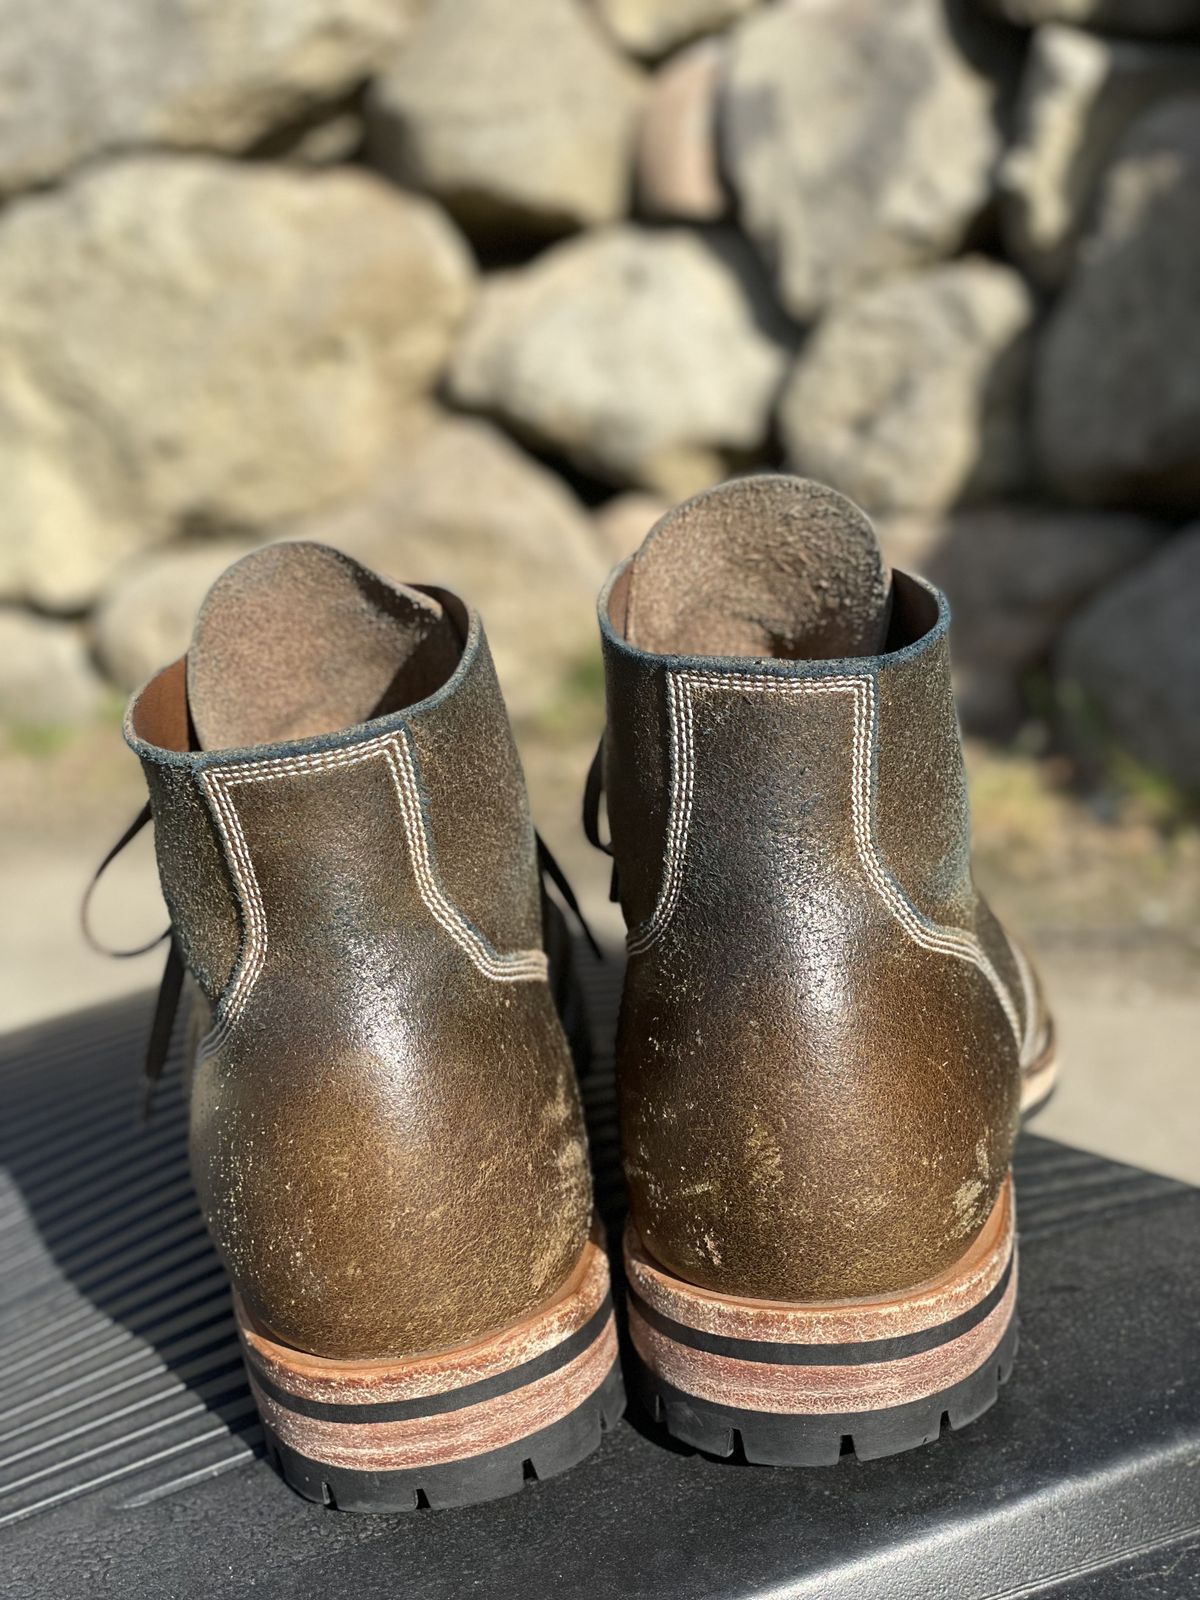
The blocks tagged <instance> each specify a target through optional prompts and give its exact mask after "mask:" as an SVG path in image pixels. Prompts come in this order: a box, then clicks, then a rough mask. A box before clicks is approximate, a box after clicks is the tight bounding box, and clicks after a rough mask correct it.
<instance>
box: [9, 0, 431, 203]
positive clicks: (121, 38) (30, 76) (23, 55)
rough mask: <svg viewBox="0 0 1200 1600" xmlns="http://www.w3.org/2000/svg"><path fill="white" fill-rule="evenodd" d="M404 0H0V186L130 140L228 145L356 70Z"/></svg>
mask: <svg viewBox="0 0 1200 1600" xmlns="http://www.w3.org/2000/svg"><path fill="white" fill-rule="evenodd" d="M413 10H414V0H222V3H221V4H220V5H197V4H195V0H122V3H121V4H118V5H111V6H96V5H94V4H92V0H55V3H54V4H53V5H30V4H29V3H28V0H0V193H11V192H12V191H14V190H18V189H23V188H28V187H30V186H31V185H33V184H40V183H44V182H46V180H47V179H50V178H54V177H57V176H59V175H60V174H61V173H63V172H65V171H67V170H68V168H70V167H72V166H74V165H75V164H76V163H77V162H80V161H82V160H84V159H85V158H86V157H89V156H94V155H96V154H97V153H99V152H102V151H107V150H120V149H125V150H128V149H130V148H131V147H135V146H148V145H158V146H172V147H178V148H187V149H210V150H224V151H237V150H245V149H247V148H248V147H249V146H251V145H253V144H255V143H256V142H257V141H258V140H260V139H262V138H263V137H264V136H265V135H267V134H269V133H270V132H272V130H274V129H277V128H280V127H283V126H286V125H288V124H289V123H292V122H295V121H297V120H298V119H301V118H303V117H304V116H305V115H306V114H308V113H309V112H311V111H312V109H313V108H314V107H316V106H320V105H324V104H327V103H329V102H331V101H334V100H336V99H338V98H340V97H341V96H343V95H345V93H346V92H347V91H348V90H350V89H352V88H353V87H354V86H355V85H356V84H358V83H361V82H362V80H363V79H364V78H366V77H367V75H368V74H369V73H370V71H371V69H372V67H373V65H374V63H375V62H376V61H377V60H378V59H379V56H380V54H381V53H383V52H387V51H389V50H391V49H392V48H394V47H395V46H396V45H397V44H398V43H399V41H400V39H401V38H402V36H403V33H404V29H405V27H406V25H407V23H408V21H409V19H410V17H411V14H412V12H413Z"/></svg>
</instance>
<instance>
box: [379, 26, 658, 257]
mask: <svg viewBox="0 0 1200 1600" xmlns="http://www.w3.org/2000/svg"><path fill="white" fill-rule="evenodd" d="M641 87H642V85H641V79H640V75H639V74H638V73H636V72H635V71H634V69H633V68H632V67H631V66H630V65H629V64H628V63H627V62H625V61H624V60H622V58H621V57H620V56H619V55H618V54H617V52H616V50H615V49H614V48H613V46H612V44H611V43H610V42H609V40H607V39H606V38H605V37H604V35H603V33H602V32H601V29H600V27H599V24H598V23H597V21H596V19H595V18H594V17H593V16H592V15H591V14H590V13H589V12H588V10H587V9H586V8H585V6H584V4H583V0H520V4H518V5H514V4H512V0H431V4H430V8H429V11H428V14H427V15H426V17H425V18H424V20H423V21H422V22H421V24H420V25H419V26H418V27H417V29H416V30H415V32H414V34H413V35H412V37H411V38H410V39H409V40H408V41H407V43H406V45H405V47H404V49H403V50H402V51H401V52H400V53H399V54H398V55H397V56H396V58H395V60H394V61H393V63H392V65H391V66H390V68H389V69H388V70H387V71H386V72H385V73H384V74H383V75H382V76H381V77H380V78H378V79H377V80H376V82H375V84H374V86H373V88H372V90H371V94H370V97H369V100H368V119H367V122H368V150H369V153H370V156H371V159H372V160H373V162H374V163H375V164H376V165H377V166H379V167H381V168H382V169H383V170H384V171H386V172H388V173H390V174H391V175H392V176H393V177H395V178H396V179H397V180H398V181H399V182H401V183H404V184H409V185H412V186H413V187H415V188H418V189H424V190H427V191H428V192H429V193H431V194H434V195H436V196H437V197H438V198H439V199H440V200H441V201H442V202H443V203H444V204H445V205H446V206H448V207H449V208H450V210H451V211H452V212H453V213H454V214H455V215H456V216H457V217H458V219H459V221H460V222H461V223H462V224H463V226H464V227H466V228H467V229H468V230H469V231H471V232H473V233H476V234H482V235H488V234H495V233H513V232H516V233H521V232H531V233H535V234H537V233H557V232H563V231H564V230H566V229H569V228H572V227H575V226H577V225H579V224H582V223H596V222H608V221H611V220H613V219H614V218H616V217H618V216H620V215H621V214H622V213H623V211H624V210H625V204H626V200H627V198H628V193H629V181H630V175H631V167H632V162H633V139H634V132H635V124H636V119H637V112H638V107H639V104H640V99H641Z"/></svg>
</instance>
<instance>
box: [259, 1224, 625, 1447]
mask: <svg viewBox="0 0 1200 1600" xmlns="http://www.w3.org/2000/svg"><path fill="white" fill-rule="evenodd" d="M234 1310H235V1313H236V1316H237V1323H238V1332H239V1335H240V1337H241V1341H242V1349H243V1354H244V1355H245V1358H246V1366H247V1370H248V1372H249V1376H250V1387H251V1390H252V1392H253V1394H254V1398H255V1401H256V1402H257V1404H258V1408H259V1411H260V1413H261V1415H262V1418H263V1421H264V1422H265V1423H266V1424H267V1426H268V1427H269V1428H271V1430H272V1431H273V1432H274V1433H275V1434H276V1435H277V1436H278V1437H279V1438H280V1439H282V1440H283V1441H284V1443H286V1444H288V1445H290V1446H291V1447H292V1448H293V1449H294V1450H297V1451H299V1452H300V1453H302V1454H303V1455H305V1456H308V1457H310V1458H311V1459H313V1460H315V1461H324V1462H328V1463H330V1464H331V1465H335V1466H345V1467H355V1468H359V1469H362V1470H370V1471H392V1470H398V1469H402V1468H407V1467H412V1466H427V1465H431V1464H433V1463H437V1462H445V1461H456V1460H462V1459H464V1458H466V1457H469V1456H473V1455H479V1454H482V1453H484V1452H486V1451H489V1450H496V1449H500V1448H502V1447H503V1446H504V1445H508V1444H513V1443H515V1442H516V1441H517V1440H519V1439H522V1438H525V1437H526V1436H528V1435H529V1434H531V1433H535V1432H537V1431H538V1430H539V1429H542V1428H546V1427H549V1426H550V1425H551V1424H553V1423H555V1422H557V1421H559V1420H560V1419H561V1418H562V1417H565V1416H567V1415H568V1414H569V1413H570V1412H572V1411H574V1410H575V1409H576V1408H577V1407H578V1406H580V1405H582V1404H583V1403H584V1401H585V1400H587V1399H588V1397H589V1396H590V1395H591V1394H592V1393H593V1392H594V1391H595V1390H596V1389H597V1388H598V1387H599V1386H600V1384H601V1383H602V1382H603V1380H604V1379H605V1377H607V1375H608V1373H609V1371H610V1370H611V1368H612V1366H613V1363H614V1362H615V1361H616V1358H617V1335H616V1325H615V1322H614V1318H613V1310H612V1300H611V1296H610V1292H609V1273H608V1259H607V1256H606V1255H605V1253H604V1249H603V1247H602V1245H601V1244H600V1242H599V1239H598V1237H593V1238H592V1239H591V1240H590V1241H589V1243H588V1245H587V1247H586V1249H585V1251H584V1255H583V1257H582V1258H581V1261H580V1263H579V1265H578V1267H577V1268H576V1270H575V1272H574V1273H572V1275H571V1278H570V1280H569V1281H568V1284H567V1286H566V1287H565V1289H564V1291H563V1292H562V1293H561V1294H560V1295H558V1296H557V1297H556V1298H555V1299H554V1300H553V1301H552V1302H551V1303H550V1304H548V1305H546V1306H544V1307H542V1308H541V1309H540V1310H538V1311H536V1312H534V1313H533V1314H531V1315H530V1316H529V1317H527V1318H525V1319H524V1320H523V1321H522V1322H520V1323H518V1324H515V1325H514V1326H513V1327H511V1328H506V1329H504V1330H502V1331H501V1332H499V1333H497V1334H494V1335H492V1336H491V1337H489V1338H487V1339H483V1340H479V1341H477V1342H475V1343H474V1344H471V1345H469V1346H464V1347H462V1348H460V1349H458V1350H452V1351H447V1352H443V1353H441V1354H439V1355H435V1356H423V1357H417V1358H414V1359H412V1360H396V1361H373V1362H349V1361H333V1360H325V1359H323V1358H321V1357H319V1356H312V1355H307V1354H305V1353H303V1352H301V1351H296V1350H291V1349H289V1348H288V1347H287V1346H285V1345H281V1344H279V1343H278V1342H276V1341H274V1340H272V1339H271V1338H269V1337H268V1336H267V1335H266V1334H264V1333H263V1332H262V1331H261V1330H260V1329H257V1328H255V1327H253V1326H252V1325H251V1324H250V1322H249V1321H248V1319H247V1317H246V1315H245V1312H244V1310H243V1308H242V1306H241V1305H240V1303H239V1302H238V1301H237V1299H236V1297H235V1300H234Z"/></svg>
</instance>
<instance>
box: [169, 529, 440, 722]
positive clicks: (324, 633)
mask: <svg viewBox="0 0 1200 1600" xmlns="http://www.w3.org/2000/svg"><path fill="white" fill-rule="evenodd" d="M461 653H462V642H461V640H460V639H459V637H458V633H457V630H456V629H455V627H454V625H453V623H452V622H451V620H450V618H449V617H448V616H447V615H446V614H445V612H444V611H443V608H442V607H441V606H440V605H439V604H438V602H437V601H436V600H434V599H432V598H431V597H430V596H429V595H425V594H421V593H420V592H419V591H418V590H415V589H409V588H405V587H401V586H399V585H395V584H391V583H388V582H386V581H385V580H384V579H382V578H379V577H376V575H375V574H374V573H372V572H369V571H368V570H367V568H365V567H362V566H360V565H359V563H358V562H357V561H352V560H351V559H350V558H349V557H348V556H344V555H341V554H340V553H339V552H338V551H336V550H331V549H329V547H328V546H327V545H322V544H310V543H300V542H296V543H290V544H274V545H267V546H265V547H264V548H263V549H261V550H255V551H253V552H252V553H251V554H250V555H248V556H244V557H243V558H242V560H241V561H238V562H236V563H235V564H234V565H233V566H232V567H230V568H229V569H228V570H227V571H226V572H224V573H222V574H221V576H220V577H219V578H218V579H217V581H216V582H215V583H214V584H213V586H212V588H211V589H210V590H209V591H208V595H207V597H206V598H205V601H204V604H203V605H202V606H201V608H200V614H199V616H198V617H197V619H196V626H195V630H194V632H193V634H192V643H191V646H190V648H189V650H188V654H187V694H188V704H189V708H190V711H191V717H192V726H193V727H194V729H195V733H196V738H197V740H198V743H199V747H200V749H202V750H228V749H241V748H245V747H247V746H252V745H260V744H275V743H279V742H282V741H284V740H291V739H304V738H310V737H312V736H313V735H315V734H325V733H336V732H338V731H340V730H341V729H343V728H348V727H353V726H354V725H355V724H357V723H361V722H367V721H369V720H370V719H371V718H372V717H377V716H382V715H384V714H385V713H387V712H389V711H396V710H399V709H400V708H401V707H403V706H405V705H411V704H412V703H413V701H415V700H420V699H423V698H424V697H425V696H426V695H428V694H431V693H432V692H433V691H434V690H435V689H436V688H438V687H439V686H440V685H441V684H443V683H444V682H445V681H446V679H447V678H448V677H449V676H450V674H451V673H452V672H453V671H454V668H455V666H456V665H457V663H458V659H459V656H460V655H461Z"/></svg>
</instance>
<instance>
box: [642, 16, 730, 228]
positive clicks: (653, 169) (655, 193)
mask: <svg viewBox="0 0 1200 1600" xmlns="http://www.w3.org/2000/svg"><path fill="white" fill-rule="evenodd" d="M723 61H724V52H723V50H722V47H721V41H720V40H717V39H702V40H701V41H700V43H699V44H694V45H691V46H690V47H689V48H688V49H686V50H681V51H680V52H679V54H678V55H677V56H672V57H671V59H670V61H668V62H667V63H666V65H665V66H663V67H661V68H660V69H659V71H658V72H657V73H655V75H654V80H653V82H652V84H651V87H650V95H649V99H648V100H647V102H646V110H645V113H644V115H643V117H642V121H641V126H640V128H639V130H638V141H637V196H638V204H639V207H640V208H641V211H642V213H643V215H645V216H648V217H664V218H670V219H674V220H676V221H683V222H717V221H719V220H720V219H721V218H722V217H723V216H724V215H725V213H726V212H727V211H728V210H729V196H728V193H727V192H726V189H725V184H724V182H723V181H722V178H721V170H720V161H719V158H718V154H717V88H718V84H719V81H720V74H721V67H722V63H723Z"/></svg>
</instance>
